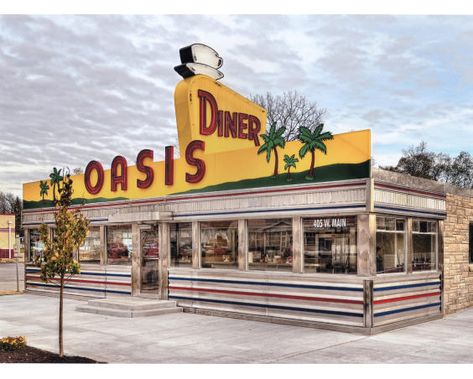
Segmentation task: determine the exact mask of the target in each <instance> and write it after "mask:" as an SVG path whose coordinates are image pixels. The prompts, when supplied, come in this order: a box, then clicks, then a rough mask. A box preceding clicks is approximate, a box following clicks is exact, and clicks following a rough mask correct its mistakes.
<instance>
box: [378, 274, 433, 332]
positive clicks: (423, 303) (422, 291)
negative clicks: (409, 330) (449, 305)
mask: <svg viewBox="0 0 473 379" xmlns="http://www.w3.org/2000/svg"><path fill="white" fill-rule="evenodd" d="M412 276H413V275H410V276H409V278H406V279H397V280H395V281H394V280H393V281H392V282H377V281H376V280H375V282H374V284H373V319H374V326H380V325H385V324H390V323H393V322H397V321H404V320H408V319H413V318H420V317H424V316H430V315H436V314H441V312H442V307H441V303H442V298H441V280H440V276H439V274H432V276H430V277H429V276H427V277H425V276H423V277H422V278H412Z"/></svg>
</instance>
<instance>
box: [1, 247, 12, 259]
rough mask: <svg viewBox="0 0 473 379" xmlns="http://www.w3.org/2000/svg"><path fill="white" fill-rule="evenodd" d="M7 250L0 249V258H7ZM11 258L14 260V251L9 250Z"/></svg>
mask: <svg viewBox="0 0 473 379" xmlns="http://www.w3.org/2000/svg"><path fill="white" fill-rule="evenodd" d="M9 257H10V256H9V255H8V249H0V258H9ZM11 257H12V258H15V251H14V250H13V249H11Z"/></svg>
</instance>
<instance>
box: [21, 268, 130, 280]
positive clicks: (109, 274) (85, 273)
mask: <svg viewBox="0 0 473 379" xmlns="http://www.w3.org/2000/svg"><path fill="white" fill-rule="evenodd" d="M39 271H40V269H39V268H27V269H26V272H30V273H36V272H39ZM78 275H95V276H115V277H122V278H131V274H117V273H110V272H107V273H106V272H91V271H81V272H80V273H79V274H78Z"/></svg>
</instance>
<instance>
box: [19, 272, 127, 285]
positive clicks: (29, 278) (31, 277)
mask: <svg viewBox="0 0 473 379" xmlns="http://www.w3.org/2000/svg"><path fill="white" fill-rule="evenodd" d="M35 279H40V278H39V277H38V276H30V275H28V276H27V277H26V280H35ZM49 280H51V281H54V282H59V278H54V279H49ZM65 282H66V283H69V282H74V283H88V284H109V285H111V286H130V285H131V284H130V283H124V282H109V281H106V282H104V281H99V280H83V279H66V281H65Z"/></svg>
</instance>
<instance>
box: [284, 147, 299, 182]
mask: <svg viewBox="0 0 473 379" xmlns="http://www.w3.org/2000/svg"><path fill="white" fill-rule="evenodd" d="M297 162H299V159H297V158H296V154H292V155H291V156H289V155H287V154H284V163H285V165H284V170H287V181H288V182H289V181H291V180H292V177H291V167H292V168H294V170H295V169H296V163H297Z"/></svg>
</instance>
